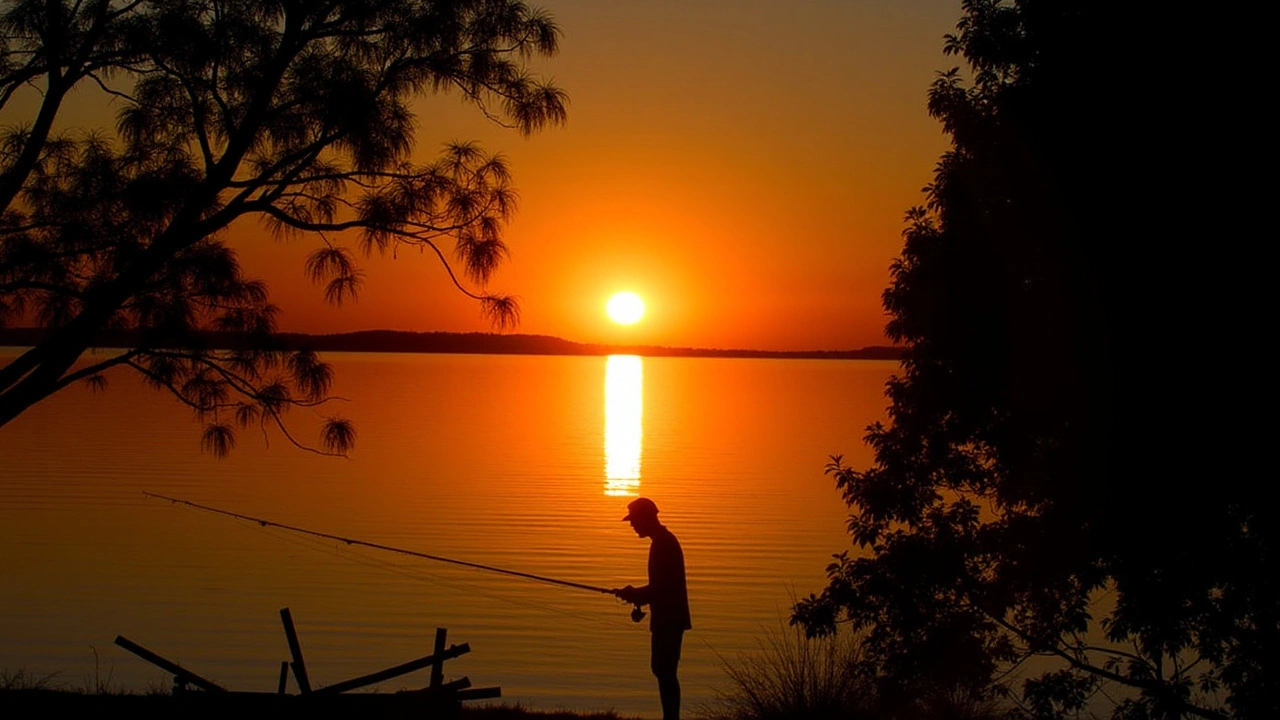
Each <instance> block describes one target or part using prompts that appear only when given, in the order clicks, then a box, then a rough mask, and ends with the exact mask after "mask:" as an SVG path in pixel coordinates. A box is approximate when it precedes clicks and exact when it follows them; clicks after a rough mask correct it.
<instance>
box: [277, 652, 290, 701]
mask: <svg viewBox="0 0 1280 720" xmlns="http://www.w3.org/2000/svg"><path fill="white" fill-rule="evenodd" d="M288 684H289V661H288V660H281V661H280V684H279V685H276V694H277V695H283V694H284V690H285V686H286V685H288Z"/></svg>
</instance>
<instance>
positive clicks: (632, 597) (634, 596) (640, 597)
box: [610, 585, 653, 605]
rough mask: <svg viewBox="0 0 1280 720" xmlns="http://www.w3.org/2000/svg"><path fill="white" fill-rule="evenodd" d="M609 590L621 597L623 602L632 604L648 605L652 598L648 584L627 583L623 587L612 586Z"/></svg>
mask: <svg viewBox="0 0 1280 720" xmlns="http://www.w3.org/2000/svg"><path fill="white" fill-rule="evenodd" d="M610 592H612V593H613V594H614V595H616V596H618V597H619V598H622V600H623V602H629V603H631V604H632V605H648V604H649V601H650V600H651V599H652V598H653V591H652V590H650V589H649V586H648V585H642V586H640V587H632V586H630V585H628V586H626V587H624V588H614V589H613V590H611V591H610Z"/></svg>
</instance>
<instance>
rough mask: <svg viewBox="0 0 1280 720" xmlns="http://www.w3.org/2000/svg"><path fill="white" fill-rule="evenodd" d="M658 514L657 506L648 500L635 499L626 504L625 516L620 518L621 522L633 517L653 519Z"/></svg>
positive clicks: (644, 498)
mask: <svg viewBox="0 0 1280 720" xmlns="http://www.w3.org/2000/svg"><path fill="white" fill-rule="evenodd" d="M657 514H658V506H657V505H654V504H653V501H652V500H650V499H649V498H646V497H642V498H636V499H635V500H632V501H631V502H629V503H627V516H626V517H624V518H622V520H623V522H626V521H627V520H630V519H631V518H633V517H655V516H657Z"/></svg>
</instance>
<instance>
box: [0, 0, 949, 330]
mask: <svg viewBox="0 0 1280 720" xmlns="http://www.w3.org/2000/svg"><path fill="white" fill-rule="evenodd" d="M534 4H539V5H541V6H542V7H544V8H546V9H547V10H549V11H550V12H551V13H552V15H553V16H554V17H555V19H556V20H557V22H558V23H559V24H560V26H561V28H562V30H563V38H562V51H561V54H560V55H559V56H558V57H556V58H554V59H552V60H550V61H545V62H540V63H539V65H538V70H539V71H540V72H541V73H543V74H546V75H549V76H551V77H553V78H554V79H555V81H556V83H557V84H558V85H560V86H561V87H563V88H564V89H566V90H567V91H568V93H569V95H570V98H571V105H570V107H569V122H568V124H567V125H566V126H564V127H560V128H553V129H549V130H544V131H542V132H540V133H538V134H535V135H533V136H532V137H530V138H523V137H521V136H520V135H519V133H517V132H516V131H514V130H510V129H506V128H502V127H498V126H496V125H494V124H492V123H490V122H488V121H486V120H485V119H484V118H483V117H482V116H481V115H480V113H479V112H478V111H477V110H475V108H472V107H468V106H465V105H463V103H462V102H461V101H460V100H459V99H458V98H457V97H456V96H439V97H434V98H428V99H425V100H424V101H423V102H422V103H421V104H420V107H419V116H418V121H419V132H418V150H417V153H418V155H419V156H420V158H421V159H424V160H425V159H427V158H428V157H429V156H430V155H432V154H434V152H435V151H436V149H437V148H439V146H440V143H442V142H444V141H447V140H455V139H456V140H471V139H474V140H479V141H481V142H482V144H483V145H484V147H485V148H486V149H488V150H496V151H500V152H502V153H503V154H505V155H506V156H507V158H508V159H509V160H510V163H511V166H512V169H513V171H514V174H515V184H516V186H517V188H518V189H519V192H520V198H521V203H520V210H519V213H518V214H517V216H516V218H515V220H514V222H513V223H512V224H511V225H510V226H509V228H508V232H507V235H506V239H507V242H508V244H509V245H510V247H511V251H512V258H511V261H510V262H509V263H507V264H506V265H504V266H503V267H502V268H501V269H500V270H499V272H498V274H497V276H496V277H495V279H494V281H493V282H492V283H491V286H490V289H492V290H494V291H499V292H506V293H512V294H515V295H518V296H520V298H521V307H522V322H521V324H520V326H519V327H518V328H517V329H516V331H518V332H524V333H539V334H548V335H557V336H560V337H563V338H566V339H569V340H575V341H579V342H610V343H614V342H616V343H644V344H659V345H674V346H698V347H733V348H756V349H780V350H801V349H849V348H858V347H863V346H866V345H874V344H883V343H885V342H886V341H885V339H884V336H883V332H882V329H883V325H884V320H885V318H884V314H883V310H882V309H881V307H880V293H881V291H882V290H883V289H884V287H885V286H886V284H887V282H888V268H889V264H890V262H891V261H892V259H893V258H894V256H895V255H896V254H897V253H898V250H899V248H900V247H901V235H900V233H901V230H902V216H903V213H904V212H905V211H906V210H907V208H908V207H910V206H911V205H914V204H918V203H919V202H921V200H922V195H921V193H920V188H921V187H922V186H924V185H925V184H926V183H928V182H929V180H930V178H931V174H932V170H933V166H934V163H935V162H936V161H937V159H938V156H939V154H940V153H941V152H942V151H943V150H944V149H945V147H946V143H945V138H944V137H943V135H942V133H941V129H940V126H939V125H938V124H937V123H936V122H935V121H933V120H932V119H930V118H929V117H928V115H927V114H926V112H925V107H924V104H925V96H926V91H927V89H928V86H929V83H930V82H931V81H932V79H933V77H934V75H935V73H936V71H938V70H942V69H945V68H948V67H951V66H952V65H955V64H956V61H955V59H954V58H947V57H944V56H943V55H942V36H943V35H944V34H945V33H947V32H950V31H951V30H952V29H953V28H954V25H955V22H956V20H957V19H958V18H959V16H960V0H911V1H910V2H900V1H899V2H895V1H894V0H786V1H784V0H545V1H544V2H540V3H537V2H535V3H534ZM5 122H6V124H8V123H11V122H13V120H12V119H8V120H6V121H5ZM230 240H231V243H232V244H233V246H235V247H236V248H237V249H239V251H240V252H241V254H242V260H243V263H244V265H245V267H246V269H247V270H248V271H249V272H250V273H251V274H253V275H255V276H258V277H261V278H263V279H265V280H267V282H268V283H269V286H270V288H271V292H272V299H273V301H274V302H275V303H277V304H278V305H280V306H281V307H282V308H283V310H284V313H283V315H282V318H281V320H282V329H284V330H291V331H302V332H316V333H320V332H345V331H350V330H361V329H372V328H390V329H398V330H415V331H427V330H450V331H485V330H489V329H490V328H489V326H488V324H487V323H486V321H485V320H484V319H483V318H482V317H481V316H480V313H479V309H478V306H477V305H476V304H475V303H474V302H472V301H470V300H467V299H466V298H465V297H463V296H462V295H461V294H460V293H458V292H457V291H456V290H454V289H453V288H451V287H450V286H449V285H448V281H447V278H446V276H445V274H444V271H443V270H442V269H441V268H440V267H439V265H438V263H436V262H435V261H434V260H433V259H432V258H430V257H428V256H425V255H421V256H420V255H418V254H417V253H416V252H414V251H412V250H411V251H409V252H401V253H400V256H399V257H398V258H397V259H394V260H393V259H391V258H371V259H368V260H366V261H365V262H364V270H365V272H366V274H367V282H366V285H365V288H364V290H363V292H362V294H361V296H360V298H359V300H358V302H356V303H354V304H347V305H344V306H342V307H340V308H335V307H332V306H328V305H325V304H324V302H323V301H322V299H321V291H320V288H318V287H315V286H312V285H311V284H310V283H309V281H308V280H307V279H306V277H305V274H304V271H303V258H304V257H305V255H306V253H307V251H308V250H309V249H310V248H312V247H314V245H313V243H311V242H308V241H307V240H306V239H301V240H295V241H291V242H289V243H285V244H281V243H276V242H274V241H272V240H270V239H269V238H268V237H267V235H266V234H265V232H263V231H261V230H259V229H258V228H254V227H251V226H243V227H239V228H237V232H236V233H235V234H233V236H232V237H231V238H230ZM618 290H633V291H635V292H636V293H638V294H640V295H641V296H642V297H643V298H644V299H645V301H646V303H647V305H648V313H647V315H646V316H645V318H644V320H642V321H641V322H640V323H638V324H636V325H633V326H629V327H621V326H617V325H615V324H613V323H612V322H610V321H609V320H608V318H607V317H606V316H605V313H604V305H605V302H606V301H607V299H608V297H609V296H610V295H611V294H612V293H614V292H616V291H618Z"/></svg>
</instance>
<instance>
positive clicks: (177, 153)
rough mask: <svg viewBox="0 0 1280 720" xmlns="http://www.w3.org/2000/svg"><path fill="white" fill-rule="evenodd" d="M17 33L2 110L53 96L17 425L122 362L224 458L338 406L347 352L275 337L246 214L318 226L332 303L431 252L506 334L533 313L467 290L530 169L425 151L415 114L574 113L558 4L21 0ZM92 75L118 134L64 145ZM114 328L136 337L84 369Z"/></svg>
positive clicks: (28, 201)
mask: <svg viewBox="0 0 1280 720" xmlns="http://www.w3.org/2000/svg"><path fill="white" fill-rule="evenodd" d="M0 32H2V33H3V35H0V108H5V109H6V110H11V109H12V108H13V107H16V101H14V102H11V101H12V100H13V99H14V98H15V97H17V96H18V95H20V94H21V92H22V88H23V87H24V86H35V87H37V88H38V89H39V101H38V102H37V103H35V104H34V105H32V107H33V108H34V110H33V116H32V117H31V118H30V120H29V122H27V123H25V124H22V125H20V126H16V127H8V128H5V129H4V134H3V136H2V137H0V324H5V323H10V324H12V323H15V322H26V323H32V322H34V323H37V324H38V325H39V326H41V327H44V328H48V329H49V334H48V336H47V339H45V340H44V341H43V342H41V343H40V344H39V345H38V346H36V347H33V348H32V349H30V350H29V351H27V352H25V353H24V354H23V355H21V356H20V357H18V358H17V359H16V360H14V361H13V362H11V363H10V364H9V365H7V366H5V367H3V368H0V425H3V424H4V423H6V422H8V421H9V420H11V419H13V418H14V417H17V416H18V415H19V414H21V413H22V412H23V411H24V410H26V409H27V408H28V407H30V406H31V405H32V404H34V403H36V402H38V401H39V400H41V399H43V398H45V397H47V396H48V395H50V394H52V393H53V392H56V391H57V390H59V389H60V388H62V387H65V386H66V385H68V384H69V383H71V382H75V381H77V380H80V379H88V380H89V381H90V382H91V383H93V384H94V386H95V387H96V388H100V387H103V386H104V385H105V380H104V379H103V375H102V372H103V371H105V370H107V369H108V368H111V367H114V366H128V367H131V368H133V369H135V370H137V371H138V372H140V373H141V374H142V375H143V376H144V378H145V379H146V380H147V381H148V382H149V383H151V384H153V385H155V386H156V387H158V388H163V389H166V390H168V391H169V392H171V393H173V395H175V396H176V397H177V398H178V399H179V400H180V401H181V402H183V403H186V404H187V405H189V406H191V407H192V408H193V409H194V411H195V412H196V413H197V415H198V417H199V418H200V419H201V421H202V422H203V424H204V428H205V430H204V436H203V446H204V447H205V448H206V449H208V450H211V451H212V452H214V453H216V454H219V455H222V454H225V453H226V452H227V451H229V450H230V449H231V448H232V447H233V446H234V443H235V437H236V434H235V430H236V428H238V427H246V426H250V425H258V424H263V423H268V424H274V425H277V426H279V428H280V429H281V430H284V431H285V432H286V434H287V432H288V431H287V428H286V427H285V426H284V424H283V423H282V421H281V415H282V413H284V412H285V411H286V410H288V409H289V408H290V407H295V406H300V405H301V406H314V405H318V404H322V403H324V402H325V400H326V399H327V397H328V391H329V387H330V382H331V375H330V371H329V368H328V366H326V365H325V364H324V363H322V362H320V361H319V360H318V359H317V358H316V356H315V355H314V354H312V353H309V352H307V351H305V350H300V349H297V348H287V347H284V346H283V345H282V344H281V343H279V342H278V341H277V340H276V339H275V337H274V336H275V330H276V328H275V316H276V314H277V311H276V308H275V307H274V306H272V305H271V303H270V301H269V298H268V295H267V292H266V289H265V287H264V286H263V284H262V283H260V282H258V281H256V280H254V279H252V278H251V277H249V276H248V275H246V274H245V273H244V271H243V270H242V268H241V267H240V264H239V263H238V262H237V258H236V256H235V253H234V252H233V251H232V250H230V249H229V248H228V247H227V246H226V245H225V244H224V240H225V237H226V234H227V232H228V231H229V229H230V228H232V226H233V224H234V223H236V222H238V221H241V222H244V221H253V220H255V219H256V220H257V221H260V222H263V223H265V224H266V225H267V226H269V227H270V228H271V229H272V230H274V231H275V233H276V234H277V235H281V236H283V235H298V236H304V237H306V238H309V239H311V240H313V241H314V242H315V243H316V249H315V250H314V252H313V253H312V254H311V255H310V256H309V258H308V260H307V265H306V270H307V272H308V274H309V275H310V276H311V278H312V279H313V280H314V281H315V282H317V283H319V284H321V285H322V286H323V292H324V296H325V298H326V299H327V300H329V301H330V302H332V303H341V302H344V301H348V300H350V299H352V298H353V297H355V295H356V294H357V292H358V291H359V289H360V286H361V283H362V281H363V275H362V273H361V272H360V269H359V265H358V262H357V259H358V254H359V253H366V254H367V253H371V252H391V251H394V250H395V249H396V248H397V247H399V246H404V245H409V246H415V247H418V248H421V249H425V250H427V251H429V254H431V255H434V256H435V257H437V258H438V259H439V260H440V261H441V262H442V263H444V265H445V267H446V269H448V271H449V276H450V278H451V279H452V280H453V282H454V284H455V285H456V286H457V287H458V289H459V290H460V291H461V292H463V293H465V294H467V295H468V296H470V297H472V298H474V299H476V300H477V301H478V302H479V303H480V305H481V310H482V312H484V313H485V314H486V315H488V316H489V317H490V319H491V320H492V321H493V322H494V323H495V324H496V325H498V326H500V327H504V326H507V325H510V324H512V323H514V322H515V321H516V320H517V318H518V307H517V305H516V303H515V300H514V299H513V298H511V297H509V296H504V295H497V294H489V293H484V292H475V291H473V290H471V289H469V288H468V286H467V285H464V284H463V280H464V279H466V280H469V281H471V282H474V283H478V284H480V285H483V284H484V283H485V282H486V281H488V280H489V278H490V277H491V275H492V274H493V271H494V270H495V269H496V268H497V266H498V265H499V264H500V262H501V261H502V260H503V259H504V258H505V257H506V254H507V249H506V246H505V245H504V243H503V239H502V229H503V227H504V225H505V223H506V222H507V220H508V219H509V218H510V217H511V214H512V213H513V212H514V210H515V205H516V196H515V192H514V190H513V188H512V187H511V179H510V172H509V169H508V167H507V165H506V163H505V162H504V160H503V159H502V158H501V157H500V156H497V155H493V154H489V153H486V152H485V151H483V150H482V149H480V148H479V147H477V146H475V145H472V144H467V143H454V144H451V145H449V146H447V147H446V149H445V151H444V152H443V153H442V154H441V156H440V157H439V158H438V159H437V160H436V161H434V162H430V163H426V164H417V163H414V162H412V161H411V159H410V156H411V152H412V150H413V148H414V145H415V133H414V117H413V113H412V111H411V105H412V103H413V102H414V101H415V99H417V98H420V97H422V96H424V95H428V94H432V93H439V92H454V93H459V94H461V95H462V96H463V97H465V98H467V99H469V100H470V101H471V102H473V103H474V104H475V105H477V106H478V107H479V108H480V110H481V111H482V112H483V113H484V114H485V115H487V116H488V117H490V118H492V119H494V120H495V121H497V122H500V123H504V124H510V125H511V126H513V127H515V128H517V129H518V130H520V131H521V132H524V133H529V132H532V131H534V130H537V129H538V128H541V127H544V126H546V125H549V124H555V123H559V122H562V121H563V120H564V117H565V104H566V98H565V95H564V93H563V91H561V90H560V89H558V88H556V87H555V86H553V85H550V84H548V83H545V82H542V81H539V80H537V79H536V78H535V77H533V76H532V75H530V74H529V72H528V70H527V69H526V64H527V62H528V61H529V60H530V59H532V58H534V57H539V56H550V55H553V54H554V53H555V52H556V49H557V42H558V38H559V30H558V29H557V27H556V25H555V24H554V22H553V21H552V20H551V19H550V17H549V16H548V15H546V14H545V13H544V12H542V11H541V10H538V9H535V8H531V7H529V6H527V5H526V4H525V3H523V2H518V1H515V0H327V1H326V0H319V1H316V0H278V1H275V2H264V1H263V0H213V1H208V0H205V1H191V0H133V1H120V0H115V1H112V0H91V1H89V2H68V1H65V0H27V1H24V2H5V3H3V5H2V6H0ZM81 84H91V85H96V86H97V87H99V88H101V89H103V90H105V91H106V92H108V93H110V94H111V96H112V97H113V102H114V103H115V105H116V106H117V107H118V114H117V123H116V126H115V127H114V128H99V129H96V130H92V131H90V132H88V133H81V134H66V135H58V134H56V133H55V132H54V131H53V128H54V127H55V123H54V120H55V119H56V118H57V116H58V114H59V111H60V110H61V108H62V103H63V100H64V99H65V98H66V97H67V94H68V93H69V92H70V91H71V90H72V89H73V88H75V87H77V86H79V85H81ZM6 106H7V107H6ZM455 263H456V264H457V265H458V266H459V271H457V272H455V270H454V264H455ZM104 331H113V332H115V333H116V335H117V336H120V333H122V332H123V333H126V334H127V336H128V337H131V338H134V339H135V343H134V344H135V347H132V348H130V349H128V350H127V351H125V352H123V353H122V354H119V355H117V356H115V357H112V358H110V359H106V360H95V361H93V362H89V363H87V364H86V363H83V362H79V361H80V360H81V358H82V355H83V353H84V351H85V350H86V349H87V348H88V347H90V346H92V345H93V343H94V342H95V339H96V338H98V337H99V336H101V334H102V333H103V332H104ZM354 437H355V435H354V431H353V430H352V428H351V427H350V425H349V424H348V423H347V422H346V421H344V420H342V419H341V418H337V417H334V418H331V419H330V421H329V422H328V424H327V425H326V426H325V428H324V429H323V431H322V434H321V440H320V445H321V446H322V451H324V452H336V453H342V452H345V451H346V450H347V449H348V448H349V447H350V445H351V442H352V441H353V439H354ZM289 438H290V440H293V437H292V436H289Z"/></svg>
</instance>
